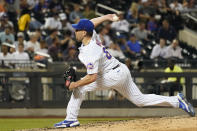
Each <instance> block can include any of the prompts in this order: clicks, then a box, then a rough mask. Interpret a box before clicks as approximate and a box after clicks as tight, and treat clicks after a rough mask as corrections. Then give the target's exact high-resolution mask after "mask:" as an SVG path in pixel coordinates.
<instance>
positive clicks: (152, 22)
mask: <svg viewBox="0 0 197 131" xmlns="http://www.w3.org/2000/svg"><path fill="white" fill-rule="evenodd" d="M147 28H148V31H150V32H152V33H155V32H156V31H157V23H156V21H155V18H154V16H153V15H151V16H150V18H149V21H148V24H147Z"/></svg>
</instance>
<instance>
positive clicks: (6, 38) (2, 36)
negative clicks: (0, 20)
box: [0, 26, 14, 44]
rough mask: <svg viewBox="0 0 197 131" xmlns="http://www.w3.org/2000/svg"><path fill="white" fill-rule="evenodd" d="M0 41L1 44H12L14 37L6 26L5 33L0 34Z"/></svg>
mask: <svg viewBox="0 0 197 131" xmlns="http://www.w3.org/2000/svg"><path fill="white" fill-rule="evenodd" d="M0 40H1V43H3V42H7V43H10V44H13V43H14V35H13V34H12V32H11V27H10V26H6V27H5V31H4V32H1V33H0Z"/></svg>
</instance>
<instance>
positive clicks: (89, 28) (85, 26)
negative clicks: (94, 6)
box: [72, 19, 94, 32]
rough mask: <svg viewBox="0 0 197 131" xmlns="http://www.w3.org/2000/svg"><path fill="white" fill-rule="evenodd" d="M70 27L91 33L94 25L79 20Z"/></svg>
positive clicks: (84, 20) (87, 21) (85, 20)
mask: <svg viewBox="0 0 197 131" xmlns="http://www.w3.org/2000/svg"><path fill="white" fill-rule="evenodd" d="M72 27H73V28H74V29H76V30H85V31H87V32H93V30H94V24H93V23H92V22H91V21H90V20H88V19H81V20H80V21H79V23H78V24H72Z"/></svg>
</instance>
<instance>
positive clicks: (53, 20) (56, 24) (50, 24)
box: [44, 13, 62, 30]
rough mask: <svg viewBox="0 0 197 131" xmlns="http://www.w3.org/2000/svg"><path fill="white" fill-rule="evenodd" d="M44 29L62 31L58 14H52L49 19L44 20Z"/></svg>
mask: <svg viewBox="0 0 197 131" xmlns="http://www.w3.org/2000/svg"><path fill="white" fill-rule="evenodd" d="M44 28H45V29H48V30H52V29H58V30H61V29H62V23H61V22H60V20H59V14H58V13H53V16H52V17H49V18H47V19H46V22H45V25H44Z"/></svg>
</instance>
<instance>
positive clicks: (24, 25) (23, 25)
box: [18, 4, 31, 32]
mask: <svg viewBox="0 0 197 131" xmlns="http://www.w3.org/2000/svg"><path fill="white" fill-rule="evenodd" d="M26 6H27V5H26V4H25V5H24V9H23V10H22V12H21V16H20V17H19V20H18V30H19V31H21V32H23V31H26V30H28V29H29V23H30V21H31V16H30V10H29V9H28V6H27V7H26Z"/></svg>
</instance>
